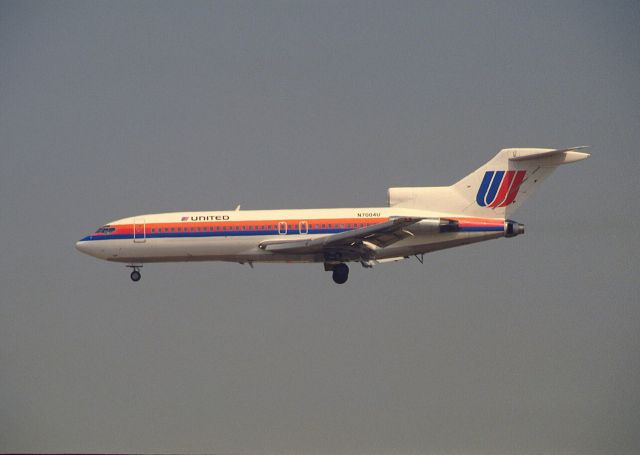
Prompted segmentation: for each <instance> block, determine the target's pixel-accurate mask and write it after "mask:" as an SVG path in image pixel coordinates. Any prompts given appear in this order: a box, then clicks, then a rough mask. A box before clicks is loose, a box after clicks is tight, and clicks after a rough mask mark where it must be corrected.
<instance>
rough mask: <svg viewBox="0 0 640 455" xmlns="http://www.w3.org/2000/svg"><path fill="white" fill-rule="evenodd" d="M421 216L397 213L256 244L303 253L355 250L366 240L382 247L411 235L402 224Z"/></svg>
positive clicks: (280, 251) (417, 219)
mask: <svg viewBox="0 0 640 455" xmlns="http://www.w3.org/2000/svg"><path fill="white" fill-rule="evenodd" d="M422 219H423V218H417V217H398V218H392V219H390V220H389V221H385V222H384V223H378V224H374V225H373V226H367V227H363V228H358V229H354V230H351V231H345V232H340V233H338V234H330V235H324V236H322V237H316V238H313V239H302V240H265V241H264V242H262V243H261V244H260V245H259V246H260V248H262V249H263V250H266V251H272V252H274V253H276V252H277V253H302V254H305V253H319V252H322V251H327V250H340V249H349V250H354V249H356V250H357V249H361V248H363V247H364V243H365V242H367V243H370V244H373V245H375V246H377V247H380V248H384V247H386V246H389V245H391V244H392V243H395V242H397V241H399V240H402V239H404V238H407V237H413V234H412V233H411V232H409V231H407V230H406V229H405V228H406V227H407V226H410V225H412V224H414V223H417V222H418V221H420V220H422ZM365 248H366V247H365ZM369 249H370V248H369Z"/></svg>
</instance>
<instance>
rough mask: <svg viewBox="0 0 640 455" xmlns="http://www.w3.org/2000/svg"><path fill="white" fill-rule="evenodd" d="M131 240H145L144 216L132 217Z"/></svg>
mask: <svg viewBox="0 0 640 455" xmlns="http://www.w3.org/2000/svg"><path fill="white" fill-rule="evenodd" d="M133 241H134V243H144V242H146V241H147V223H145V221H144V218H134V219H133Z"/></svg>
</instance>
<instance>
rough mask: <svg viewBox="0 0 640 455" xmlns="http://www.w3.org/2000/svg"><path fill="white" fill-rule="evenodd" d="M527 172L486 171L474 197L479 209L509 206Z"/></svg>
mask: <svg viewBox="0 0 640 455" xmlns="http://www.w3.org/2000/svg"><path fill="white" fill-rule="evenodd" d="M526 173H527V171H487V172H485V173H484V178H483V179H482V183H481V184H480V189H479V190H478V194H477V195H476V202H477V203H478V205H479V206H480V207H490V208H495V207H506V206H507V205H509V204H511V203H512V202H513V201H514V199H515V198H516V195H517V194H518V191H519V190H520V185H521V184H522V182H523V180H524V176H525V174H526Z"/></svg>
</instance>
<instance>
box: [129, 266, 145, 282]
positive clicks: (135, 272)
mask: <svg viewBox="0 0 640 455" xmlns="http://www.w3.org/2000/svg"><path fill="white" fill-rule="evenodd" d="M127 267H130V268H132V269H133V272H131V275H130V276H131V281H133V282H137V281H140V278H142V275H141V274H140V268H141V267H142V266H141V265H128V266H127Z"/></svg>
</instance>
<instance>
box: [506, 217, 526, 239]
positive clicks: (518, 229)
mask: <svg viewBox="0 0 640 455" xmlns="http://www.w3.org/2000/svg"><path fill="white" fill-rule="evenodd" d="M520 234H524V224H520V223H517V222H515V221H513V220H506V221H505V222H504V236H505V237H515V236H516V235H520Z"/></svg>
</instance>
